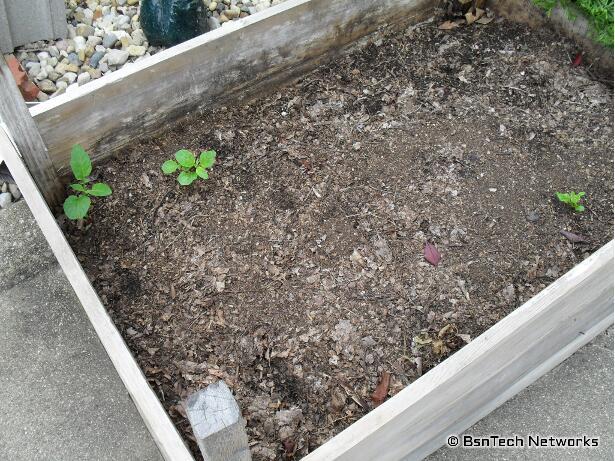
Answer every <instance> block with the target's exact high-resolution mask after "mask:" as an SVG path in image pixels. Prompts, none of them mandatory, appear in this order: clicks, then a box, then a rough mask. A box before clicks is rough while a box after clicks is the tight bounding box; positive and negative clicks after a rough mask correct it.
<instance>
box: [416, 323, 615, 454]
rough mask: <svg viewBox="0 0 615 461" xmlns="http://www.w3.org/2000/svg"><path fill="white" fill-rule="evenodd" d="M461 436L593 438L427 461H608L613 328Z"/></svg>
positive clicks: (443, 450) (455, 450)
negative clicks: (583, 443)
mask: <svg viewBox="0 0 615 461" xmlns="http://www.w3.org/2000/svg"><path fill="white" fill-rule="evenodd" d="M464 434H471V435H474V436H489V435H491V434H499V435H504V436H513V435H515V434H518V435H520V436H522V437H527V435H529V434H538V435H543V436H551V435H553V436H560V437H567V436H570V437H582V436H583V435H587V436H589V437H599V438H600V441H599V446H598V447H596V448H527V447H525V448H523V449H519V448H495V449H494V448H450V447H445V448H441V449H440V450H438V451H437V452H436V453H434V454H433V455H431V456H430V457H428V458H427V459H428V460H429V461H453V460H454V461H466V460H467V461H483V460H484V461H487V460H489V461H491V460H502V461H505V460H532V461H533V460H541V461H542V460H545V461H546V460H557V461H568V460H570V461H573V460H574V461H588V460H592V461H600V460H609V461H612V460H613V327H612V326H611V327H610V328H609V329H608V330H607V331H606V332H604V333H602V334H601V335H599V336H598V337H597V338H596V339H594V340H593V341H592V342H591V343H589V344H588V345H586V346H585V347H583V348H581V349H580V350H579V351H577V352H576V353H575V354H573V355H572V356H571V357H570V358H568V359H567V360H565V361H564V362H563V363H562V364H560V365H559V366H558V367H556V368H555V369H553V370H551V372H549V373H547V374H546V375H545V376H543V377H542V378H540V379H539V380H538V381H536V382H535V383H534V384H532V385H531V386H529V387H528V388H527V389H525V390H523V391H522V392H520V393H519V394H518V395H517V396H515V397H514V398H512V399H511V400H509V401H508V402H506V403H505V404H504V405H502V406H501V407H500V408H498V409H496V410H495V411H494V412H492V413H490V414H489V415H488V416H487V417H485V418H483V419H482V420H481V421H479V422H478V423H477V424H475V425H474V426H473V427H471V428H470V429H468V430H467V431H465V433H464Z"/></svg>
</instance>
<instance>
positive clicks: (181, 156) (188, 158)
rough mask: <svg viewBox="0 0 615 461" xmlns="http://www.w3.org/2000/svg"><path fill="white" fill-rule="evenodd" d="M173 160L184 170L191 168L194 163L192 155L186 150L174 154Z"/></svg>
mask: <svg viewBox="0 0 615 461" xmlns="http://www.w3.org/2000/svg"><path fill="white" fill-rule="evenodd" d="M175 159H176V160H177V161H178V162H179V164H180V165H181V166H183V167H184V168H192V167H193V166H194V164H195V162H196V160H195V158H194V154H193V153H192V152H190V151H189V150H186V149H182V150H178V151H177V152H175Z"/></svg>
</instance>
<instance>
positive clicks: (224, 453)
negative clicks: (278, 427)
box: [186, 380, 252, 461]
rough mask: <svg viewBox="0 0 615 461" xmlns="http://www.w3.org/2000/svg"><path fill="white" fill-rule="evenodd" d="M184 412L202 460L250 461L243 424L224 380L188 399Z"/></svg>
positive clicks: (237, 406)
mask: <svg viewBox="0 0 615 461" xmlns="http://www.w3.org/2000/svg"><path fill="white" fill-rule="evenodd" d="M186 413H187V415H188V421H190V425H191V426H192V432H193V433H194V437H195V438H196V442H197V444H198V445H199V448H200V449H201V454H202V455H203V459H204V460H205V461H251V459H252V457H251V455H250V448H249V446H248V435H247V434H246V422H245V420H244V419H243V418H242V417H241V411H240V410H239V405H237V402H236V401H235V399H234V398H233V393H232V392H231V390H230V389H229V388H228V386H227V385H226V383H225V382H224V381H222V380H220V381H218V382H216V383H214V384H210V385H209V386H207V387H206V388H205V389H202V390H200V391H199V392H197V393H195V394H192V395H191V396H190V397H188V400H187V401H186Z"/></svg>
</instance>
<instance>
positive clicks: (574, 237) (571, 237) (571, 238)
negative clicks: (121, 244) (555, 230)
mask: <svg viewBox="0 0 615 461" xmlns="http://www.w3.org/2000/svg"><path fill="white" fill-rule="evenodd" d="M560 234H562V235H563V236H564V237H566V238H567V239H568V240H569V241H570V242H572V243H581V242H587V239H586V238H585V237H583V236H582V235H577V234H573V233H572V232H568V231H565V230H563V231H560Z"/></svg>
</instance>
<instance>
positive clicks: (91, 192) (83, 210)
mask: <svg viewBox="0 0 615 461" xmlns="http://www.w3.org/2000/svg"><path fill="white" fill-rule="evenodd" d="M70 168H71V170H73V176H75V179H76V180H77V182H75V183H73V184H71V185H70V188H71V189H72V190H73V191H75V194H73V195H69V196H68V197H67V198H66V200H65V201H64V213H65V214H66V216H67V217H68V219H72V220H79V219H83V218H85V217H86V216H87V215H88V210H89V209H90V206H91V205H92V201H91V199H90V196H94V197H107V196H108V195H111V188H110V187H109V186H108V185H107V184H105V183H104V182H97V183H94V184H92V187H91V188H89V187H88V186H89V184H90V179H89V176H90V174H91V173H92V161H91V160H90V156H89V155H88V154H87V152H86V151H85V149H84V148H83V147H81V146H80V145H79V144H75V145H74V146H73V148H72V150H71V154H70Z"/></svg>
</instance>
